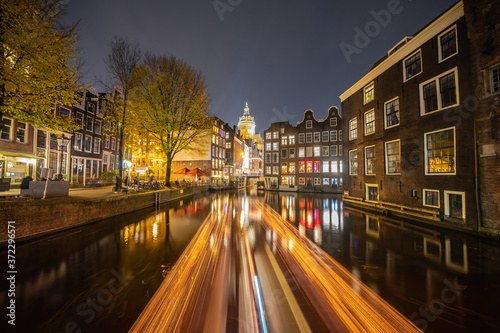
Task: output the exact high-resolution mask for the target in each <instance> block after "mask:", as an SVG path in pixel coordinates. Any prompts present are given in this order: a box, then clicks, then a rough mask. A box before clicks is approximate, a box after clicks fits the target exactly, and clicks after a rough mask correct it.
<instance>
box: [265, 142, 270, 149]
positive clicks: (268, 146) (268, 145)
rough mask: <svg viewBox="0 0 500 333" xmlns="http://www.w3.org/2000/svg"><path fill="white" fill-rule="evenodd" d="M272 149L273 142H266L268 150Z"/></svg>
mask: <svg viewBox="0 0 500 333" xmlns="http://www.w3.org/2000/svg"><path fill="white" fill-rule="evenodd" d="M269 150H271V142H266V151H269Z"/></svg>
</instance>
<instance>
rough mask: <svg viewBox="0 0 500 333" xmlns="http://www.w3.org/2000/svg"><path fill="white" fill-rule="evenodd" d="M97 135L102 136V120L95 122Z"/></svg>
mask: <svg viewBox="0 0 500 333" xmlns="http://www.w3.org/2000/svg"><path fill="white" fill-rule="evenodd" d="M94 127H95V134H101V127H102V122H101V121H100V120H97V119H96V120H95V126H94Z"/></svg>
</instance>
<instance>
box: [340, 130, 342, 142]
mask: <svg viewBox="0 0 500 333" xmlns="http://www.w3.org/2000/svg"><path fill="white" fill-rule="evenodd" d="M339 141H342V130H339Z"/></svg>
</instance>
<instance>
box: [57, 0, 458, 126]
mask: <svg viewBox="0 0 500 333" xmlns="http://www.w3.org/2000/svg"><path fill="white" fill-rule="evenodd" d="M64 2H66V3H67V4H68V10H69V15H68V17H67V19H70V20H80V23H79V30H78V34H79V38H80V42H79V44H78V46H79V48H80V49H81V54H80V56H81V57H82V59H83V60H84V62H85V64H84V67H83V70H84V73H85V77H84V82H85V83H92V84H93V85H94V86H95V87H96V88H98V90H102V88H100V86H99V85H98V84H97V81H96V76H101V77H103V76H105V75H106V67H105V64H104V58H105V57H106V55H107V54H108V52H109V43H110V41H111V40H112V38H113V36H114V35H115V34H116V35H119V36H122V37H127V38H128V39H129V40H130V41H138V42H139V43H140V46H141V48H142V49H143V50H144V51H149V52H152V53H154V54H171V55H174V56H176V57H179V58H181V59H183V60H185V61H186V62H187V63H188V64H190V65H191V66H193V67H194V68H195V69H196V70H198V71H200V72H201V73H202V74H203V76H204V77H205V81H206V83H207V86H208V91H209V93H210V96H211V100H212V104H211V112H212V114H214V115H216V116H218V117H219V118H221V119H222V120H223V121H225V122H227V123H229V124H230V125H236V124H237V122H238V117H239V116H241V115H242V114H243V108H244V105H245V102H247V101H248V104H249V107H250V113H251V114H252V115H253V116H255V121H256V124H257V132H261V133H262V132H263V130H265V129H267V128H268V127H269V125H270V123H271V122H275V121H287V120H288V121H290V123H291V124H292V125H294V124H296V123H297V121H301V120H302V117H303V114H304V111H305V110H307V109H312V110H314V112H315V117H316V119H322V118H324V117H326V115H327V110H328V108H329V107H330V106H332V105H335V106H338V107H340V99H339V95H340V94H341V93H343V92H344V91H345V90H347V89H348V88H349V87H350V86H351V85H352V84H354V83H355V82H356V81H357V80H359V79H360V78H361V77H362V76H363V75H364V74H366V72H367V71H368V70H369V68H370V67H371V66H372V64H373V63H374V62H376V61H377V60H378V59H380V58H381V57H383V56H384V55H385V54H387V51H388V50H389V49H391V48H392V47H393V46H394V45H395V44H397V43H398V42H399V41H400V40H401V39H403V38H404V37H405V36H411V35H413V34H414V33H415V32H417V31H418V30H420V29H421V28H422V27H423V26H425V25H426V24H427V23H429V22H430V21H432V20H433V19H434V18H436V17H437V16H438V15H439V14H441V13H442V12H443V11H445V10H446V9H447V8H449V7H450V6H451V5H452V4H453V3H455V2H456V1H455V0H413V1H411V0H400V1H397V0H390V1H386V0H383V1H366V0H365V1H361V0H350V1H331V0H330V1H328V0H308V1H305V0H301V1H298V0H289V1H276V0H268V1H263V0H253V1H252V0H219V1H213V0H65V1H64ZM214 4H216V5H218V8H219V9H218V10H216V9H215V7H214ZM388 8H390V9H391V10H392V11H393V13H390V11H387V12H386V13H390V16H387V15H386V16H384V15H381V16H380V18H379V19H380V20H382V22H383V24H384V25H385V26H382V25H381V24H380V23H375V22H377V21H376V20H375V18H374V16H373V14H372V13H373V12H375V13H380V11H381V10H387V9H388ZM370 22H371V23H370ZM356 27H358V28H359V29H360V30H361V31H363V32H365V33H366V28H367V27H368V29H371V30H369V32H370V34H371V35H372V37H370V36H368V38H369V40H368V42H367V41H366V40H365V41H362V42H363V43H364V45H363V44H359V42H358V46H360V47H357V51H358V52H359V53H351V54H350V57H349V58H350V59H349V60H350V61H349V62H348V60H347V57H346V56H345V55H344V53H343V51H342V49H341V47H340V45H341V43H344V44H343V45H347V44H349V45H351V46H352V47H356V44H355V41H354V39H355V35H356V34H357V33H356V31H355V28H356ZM377 27H378V29H377ZM377 30H378V31H377Z"/></svg>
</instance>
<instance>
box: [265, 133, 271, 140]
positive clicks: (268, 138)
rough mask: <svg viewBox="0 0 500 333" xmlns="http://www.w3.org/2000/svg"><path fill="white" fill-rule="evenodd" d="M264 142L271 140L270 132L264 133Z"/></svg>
mask: <svg viewBox="0 0 500 333" xmlns="http://www.w3.org/2000/svg"><path fill="white" fill-rule="evenodd" d="M266 140H271V132H266Z"/></svg>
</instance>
